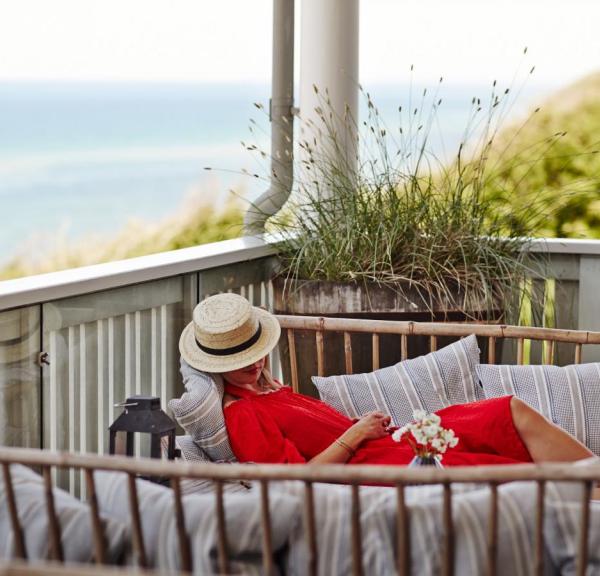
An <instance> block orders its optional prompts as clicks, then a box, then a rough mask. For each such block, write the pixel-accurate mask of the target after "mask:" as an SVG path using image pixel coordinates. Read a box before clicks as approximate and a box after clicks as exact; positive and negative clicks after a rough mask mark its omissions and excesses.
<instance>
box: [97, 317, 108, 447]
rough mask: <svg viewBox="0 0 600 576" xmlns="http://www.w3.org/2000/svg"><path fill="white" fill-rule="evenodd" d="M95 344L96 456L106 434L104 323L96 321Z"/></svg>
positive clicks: (102, 445)
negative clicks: (96, 376)
mask: <svg viewBox="0 0 600 576" xmlns="http://www.w3.org/2000/svg"><path fill="white" fill-rule="evenodd" d="M96 342H97V345H98V390H97V391H96V398H97V402H98V407H97V413H98V422H97V427H96V435H97V438H98V454H104V435H105V433H106V424H105V422H104V398H106V389H105V386H104V368H105V366H104V321H103V320H98V322H97V323H96Z"/></svg>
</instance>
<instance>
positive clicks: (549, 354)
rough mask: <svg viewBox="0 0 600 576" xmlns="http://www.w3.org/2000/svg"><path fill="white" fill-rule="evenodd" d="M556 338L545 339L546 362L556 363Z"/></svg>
mask: <svg viewBox="0 0 600 576" xmlns="http://www.w3.org/2000/svg"><path fill="white" fill-rule="evenodd" d="M555 344H556V342H555V341H554V340H544V364H553V363H554V345H555Z"/></svg>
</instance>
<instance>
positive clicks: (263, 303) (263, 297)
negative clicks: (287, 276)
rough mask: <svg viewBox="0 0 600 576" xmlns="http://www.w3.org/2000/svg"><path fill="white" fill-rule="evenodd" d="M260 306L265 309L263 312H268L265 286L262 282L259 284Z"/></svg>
mask: <svg viewBox="0 0 600 576" xmlns="http://www.w3.org/2000/svg"><path fill="white" fill-rule="evenodd" d="M260 305H261V306H262V307H263V308H265V310H268V306H269V303H268V300H267V286H266V284H265V282H264V280H263V281H262V282H261V283H260Z"/></svg>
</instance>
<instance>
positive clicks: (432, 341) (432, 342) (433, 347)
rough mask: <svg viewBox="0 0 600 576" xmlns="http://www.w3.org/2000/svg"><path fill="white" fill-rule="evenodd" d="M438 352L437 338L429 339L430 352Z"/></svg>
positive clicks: (431, 337)
mask: <svg viewBox="0 0 600 576" xmlns="http://www.w3.org/2000/svg"><path fill="white" fill-rule="evenodd" d="M436 350H437V336H430V337H429V351H430V352H435V351H436Z"/></svg>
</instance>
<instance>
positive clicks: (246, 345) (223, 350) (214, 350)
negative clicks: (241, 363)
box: [196, 322, 262, 356]
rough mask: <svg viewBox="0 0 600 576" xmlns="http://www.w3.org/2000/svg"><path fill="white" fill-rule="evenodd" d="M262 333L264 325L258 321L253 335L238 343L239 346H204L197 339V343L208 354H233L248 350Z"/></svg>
mask: <svg viewBox="0 0 600 576" xmlns="http://www.w3.org/2000/svg"><path fill="white" fill-rule="evenodd" d="M261 334H262V326H261V325H260V322H259V323H258V328H257V330H256V332H255V333H254V335H253V336H251V337H250V338H249V339H248V340H246V341H245V342H242V343H241V344H238V345H237V346H231V347H230V348H209V347H208V346H203V345H202V344H200V342H198V339H196V344H197V345H198V348H200V350H202V352H206V353H207V354H212V355H213V356H231V355H232V354H237V353H238V352H243V351H244V350H248V348H250V347H251V346H252V345H253V344H256V342H258V339H259V338H260V335H261Z"/></svg>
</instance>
